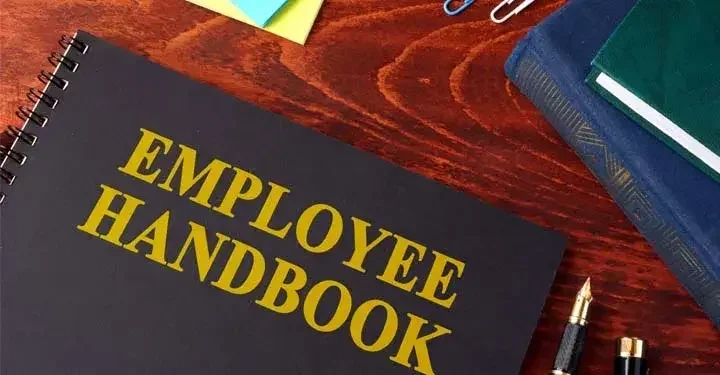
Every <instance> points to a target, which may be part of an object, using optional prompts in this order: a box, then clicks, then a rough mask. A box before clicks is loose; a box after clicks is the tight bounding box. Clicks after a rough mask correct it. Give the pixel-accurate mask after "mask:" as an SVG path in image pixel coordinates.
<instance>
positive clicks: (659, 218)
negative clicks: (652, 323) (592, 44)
mask: <svg viewBox="0 0 720 375" xmlns="http://www.w3.org/2000/svg"><path fill="white" fill-rule="evenodd" d="M532 33H533V32H532V31H531V33H530V34H529V35H528V36H527V37H526V38H525V39H524V40H522V41H520V43H519V44H518V45H517V47H516V48H515V51H514V52H513V54H512V55H511V56H510V58H509V59H508V62H507V63H506V66H505V70H506V73H507V75H508V77H510V79H511V81H512V82H513V83H514V84H515V85H516V86H517V87H518V88H519V89H520V91H521V92H522V93H523V94H524V95H525V96H527V97H528V98H529V99H530V101H531V102H532V103H533V104H534V105H535V106H536V107H537V108H538V109H539V110H540V111H541V112H542V113H543V115H544V116H545V118H546V119H547V120H548V121H549V122H550V123H551V124H552V126H553V127H554V128H555V129H556V130H557V131H558V133H560V135H561V136H562V138H563V139H564V140H565V141H566V142H567V143H568V144H569V145H570V146H571V147H572V148H573V149H574V150H575V152H576V153H577V154H578V156H580V158H581V159H582V161H583V163H584V164H585V165H586V166H587V167H588V168H589V169H590V171H591V172H592V173H593V175H595V176H596V177H597V178H598V180H600V183H601V184H602V185H603V187H604V188H605V189H606V190H607V191H608V193H609V194H610V195H611V196H612V198H613V199H614V200H615V202H616V203H617V204H618V205H619V206H620V208H621V209H622V210H623V212H624V213H625V215H626V216H627V217H628V218H629V219H630V221H631V222H632V223H633V224H634V225H635V227H636V228H637V229H638V230H639V231H640V232H641V233H642V234H643V236H645V238H646V239H647V240H648V241H649V242H650V244H651V245H652V246H653V248H654V249H655V251H656V252H657V254H658V255H659V256H660V258H661V259H662V260H663V261H664V262H665V264H666V265H667V266H668V267H669V268H670V270H671V271H672V272H673V274H674V275H675V277H677V278H678V280H679V281H680V282H681V283H682V284H683V285H684V286H685V288H686V289H687V290H688V292H689V293H690V294H691V295H692V297H693V298H694V299H695V300H696V301H697V302H698V304H699V305H700V306H701V307H702V308H703V310H704V311H705V312H706V313H707V314H708V316H709V317H710V319H711V320H712V321H713V323H714V324H715V326H716V327H718V328H720V282H718V281H717V280H715V278H714V277H713V276H712V273H711V272H710V271H709V270H708V269H707V267H706V265H705V264H704V263H703V262H702V260H701V259H699V258H698V256H697V255H696V254H695V252H694V251H693V250H692V249H693V248H694V247H697V248H699V244H696V243H694V241H693V239H692V238H682V236H681V235H680V233H681V231H679V230H678V229H677V225H676V223H674V222H673V221H672V220H671V219H670V218H669V217H668V216H669V215H662V214H661V210H659V209H658V207H661V205H662V204H663V203H662V200H661V199H657V197H656V196H655V195H654V194H653V193H652V192H651V191H649V190H648V189H646V188H645V187H644V186H643V185H642V183H641V182H640V179H638V178H637V176H634V175H633V173H632V172H630V170H629V169H628V168H626V167H625V162H624V161H623V160H622V159H621V158H619V157H618V156H617V154H616V153H615V152H614V151H613V147H612V144H609V143H608V142H607V140H605V139H603V137H601V136H600V135H599V134H600V133H598V132H597V131H596V130H595V129H594V127H593V124H591V123H590V122H589V121H587V120H586V119H585V118H584V116H583V115H582V113H581V112H580V111H579V110H577V108H575V107H574V105H573V103H572V101H571V100H570V99H569V98H568V96H566V95H565V94H564V93H563V91H562V90H561V88H560V87H559V85H558V84H557V83H556V81H555V80H553V77H552V76H551V75H550V74H549V73H548V70H546V69H544V67H543V64H542V61H541V59H540V58H539V57H538V54H537V53H535V51H534V46H533V42H532Z"/></svg>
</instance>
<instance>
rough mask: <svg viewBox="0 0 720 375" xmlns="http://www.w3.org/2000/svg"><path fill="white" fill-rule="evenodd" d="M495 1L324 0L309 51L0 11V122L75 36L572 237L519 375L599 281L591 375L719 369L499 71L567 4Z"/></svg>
mask: <svg viewBox="0 0 720 375" xmlns="http://www.w3.org/2000/svg"><path fill="white" fill-rule="evenodd" d="M494 2H495V1H490V0H479V1H478V2H476V4H475V5H473V6H472V8H471V9H470V10H468V11H467V12H466V13H464V14H463V15H461V16H458V17H447V16H445V15H444V14H443V13H442V11H441V1H440V0H436V1H427V0H393V1H380V0H328V1H327V2H326V3H327V4H326V5H325V7H324V8H323V10H322V12H321V15H320V18H319V20H318V23H317V25H316V27H315V29H314V32H313V33H312V35H311V37H310V39H309V42H308V44H307V46H305V47H302V46H299V45H296V44H293V43H292V42H288V41H285V40H281V39H279V38H277V37H275V36H273V35H271V34H268V33H265V32H262V31H259V30H257V29H254V28H252V27H249V26H246V25H244V24H241V23H239V22H235V21H232V20H230V19H228V18H225V17H223V16H220V15H217V14H213V13H211V12H209V11H207V10H204V9H202V8H199V7H196V6H194V5H192V4H189V3H185V2H183V1H182V0H155V1H153V0H135V1H131V0H112V1H111V0H56V1H46V0H2V1H0V12H1V14H2V15H1V18H0V42H1V43H2V46H1V47H0V64H1V71H0V90H1V93H2V99H0V119H1V120H2V124H14V123H18V120H17V119H16V118H15V116H14V111H15V108H16V107H17V106H18V105H20V104H25V102H26V99H25V92H26V89H27V87H39V86H40V85H39V83H38V82H36V81H35V75H36V73H37V72H38V71H39V70H40V69H42V68H47V67H48V62H47V60H46V57H47V55H48V54H49V53H50V52H51V51H56V50H58V49H59V47H58V45H57V39H58V36H59V35H60V34H62V33H72V32H73V31H74V30H76V29H77V28H82V29H84V30H87V31H90V32H92V33H94V34H97V35H99V36H102V37H104V38H106V39H108V40H110V41H112V42H114V43H116V44H119V45H121V46H123V47H126V48H128V49H129V50H131V51H134V52H137V53H140V54H143V55H146V56H148V57H149V58H150V59H152V60H153V61H156V62H158V63H160V64H162V65H165V66H167V67H170V68H172V69H174V70H176V71H179V72H182V73H184V74H186V75H188V76H190V77H192V78H194V79H197V80H200V81H203V82H206V83H209V84H211V85H214V86H217V87H219V88H221V89H223V90H225V91H227V92H229V93H231V94H233V95H235V96H237V97H239V98H243V99H245V100H248V101H251V102H254V103H257V104H259V105H260V106H262V107H265V108H267V109H270V110H272V111H275V112H278V113H281V114H283V115H285V116H287V117H289V118H291V119H292V120H295V121H297V122H299V123H301V124H305V125H307V126H310V127H313V128H316V129H318V130H320V131H322V132H324V133H327V134H329V135H331V136H333V137H336V138H339V139H341V140H343V141H345V142H347V143H350V144H353V145H355V146H356V147H359V148H361V149H364V150H368V151H371V152H373V153H375V154H378V155H380V156H381V157H383V158H385V159H387V160H390V161H392V162H394V163H397V164H400V165H402V166H403V167H405V168H407V169H409V170H412V171H414V172H417V173H420V174H424V175H426V176H429V177H431V178H434V179H436V180H438V181H441V182H443V183H446V184H448V185H451V186H453V187H456V188H458V189H460V190H463V191H466V192H468V193H470V194H472V195H474V196H476V197H478V198H479V199H482V200H484V201H486V202H488V203H491V204H493V205H496V206H499V207H503V208H505V209H507V210H509V211H511V212H514V213H516V214H518V215H520V216H522V217H524V218H527V219H529V220H531V221H533V222H535V223H537V224H539V225H542V226H544V227H548V228H553V229H556V230H559V231H561V232H563V233H565V234H566V235H567V236H569V238H570V244H571V245H570V248H569V249H568V251H567V252H566V255H565V259H564V261H563V263H562V267H561V269H560V271H559V273H558V276H557V279H556V281H555V284H554V286H553V288H552V292H551V294H550V297H549V298H548V300H547V304H546V306H545V310H544V312H543V315H542V319H541V321H540V324H539V326H538V328H537V331H536V332H535V336H534V338H533V341H532V344H531V346H530V349H529V352H528V355H527V360H526V361H525V365H524V370H523V374H546V373H547V370H548V367H549V366H550V364H551V357H552V356H553V355H554V350H555V349H556V345H557V343H558V340H559V336H560V334H561V332H562V328H563V325H564V324H565V321H566V317H567V314H568V313H569V310H570V307H571V303H572V298H573V297H574V294H575V292H576V291H577V289H578V288H579V287H580V286H581V284H582V282H583V280H584V279H585V277H587V276H592V279H593V290H594V292H595V293H594V294H595V295H596V303H595V307H594V311H593V325H592V331H591V334H590V338H589V342H588V344H587V350H586V352H585V356H584V360H583V366H582V367H583V369H584V370H585V371H584V373H585V374H609V373H610V372H611V363H612V356H613V341H614V339H615V338H616V337H618V336H622V335H637V336H641V337H644V338H646V339H648V340H649V341H650V342H651V344H652V351H651V356H652V358H651V361H652V366H653V369H652V370H653V374H656V375H660V374H669V375H670V374H672V375H678V374H683V375H689V374H698V375H700V374H707V375H711V374H714V375H716V374H718V373H720V334H719V333H718V331H716V330H715V329H714V328H713V326H712V325H711V323H710V321H709V319H708V318H706V317H705V315H704V314H703V313H702V311H701V310H700V309H699V308H698V307H697V306H696V304H695V303H694V302H693V301H692V299H691V298H690V297H689V296H688V294H687V293H686V292H685V291H684V289H683V288H682V287H681V285H680V284H679V283H678V281H677V280H676V279H675V278H674V277H673V276H672V275H671V274H670V273H669V271H668V270H667V269H666V268H665V266H664V265H663V263H662V262H661V261H660V259H659V258H658V257H657V256H656V255H655V254H654V253H653V251H652V249H651V248H650V246H649V245H648V243H647V242H646V241H645V240H644V239H643V237H642V236H641V235H640V234H639V233H638V232H637V231H636V230H635V229H634V228H633V226H632V225H631V224H630V222H629V221H628V220H627V219H626V218H625V217H624V216H623V214H622V213H621V211H620V210H619V209H618V208H617V207H616V206H615V204H614V203H613V201H612V200H611V198H610V197H609V196H608V194H607V193H606V192H605V191H604V190H603V188H602V187H601V186H600V184H599V183H598V182H597V181H596V179H595V178H594V177H593V176H592V175H591V174H590V173H589V172H588V170H587V169H586V168H585V167H584V166H583V164H582V163H581V162H580V160H579V159H578V157H577V156H576V155H575V154H574V153H573V152H572V150H571V149H570V148H569V147H568V146H567V145H566V144H565V143H564V142H563V141H562V140H561V138H560V137H559V136H558V135H557V134H556V132H555V131H554V130H553V129H552V128H551V127H550V125H549V124H548V123H547V122H546V121H545V120H544V119H543V118H542V116H541V115H540V113H539V112H538V111H537V110H535V109H534V107H533V106H532V105H531V104H530V102H529V101H527V100H526V99H525V98H524V97H523V96H522V95H520V93H519V92H518V90H516V89H515V88H514V87H513V86H512V85H511V84H510V82H509V81H508V80H507V78H505V75H504V74H503V62H504V61H505V58H506V57H507V56H508V54H509V53H510V51H511V49H512V47H513V45H514V44H515V42H516V41H517V40H518V39H520V38H521V37H522V36H523V35H524V34H525V33H526V32H527V31H528V29H529V28H530V27H531V26H533V25H534V24H536V23H537V22H539V21H540V20H541V19H542V18H543V17H545V16H547V15H548V14H550V13H551V12H552V11H554V10H555V9H557V8H558V7H560V6H561V5H562V4H563V3H564V0H544V1H539V2H537V3H536V4H534V5H533V6H532V7H531V8H530V9H529V10H527V11H526V12H525V13H523V14H521V15H520V16H517V17H515V18H513V19H512V21H511V22H510V23H508V24H505V25H502V26H498V25H495V24H493V23H491V22H490V21H489V20H488V19H487V16H488V14H489V11H490V9H491V8H492V7H493V6H494V4H493V3H494ZM454 375H460V374H454Z"/></svg>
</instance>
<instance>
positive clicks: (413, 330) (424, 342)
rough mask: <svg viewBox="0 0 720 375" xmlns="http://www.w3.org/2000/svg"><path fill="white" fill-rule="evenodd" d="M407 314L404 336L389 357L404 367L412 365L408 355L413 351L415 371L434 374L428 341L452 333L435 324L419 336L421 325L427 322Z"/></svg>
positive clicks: (429, 374)
mask: <svg viewBox="0 0 720 375" xmlns="http://www.w3.org/2000/svg"><path fill="white" fill-rule="evenodd" d="M407 316H408V317H409V318H410V323H409V324H408V328H407V331H405V337H403V339H402V342H401V343H400V348H399V349H398V352H397V354H395V356H393V357H390V360H391V361H393V362H396V363H399V364H401V365H403V366H405V367H408V368H410V367H412V365H411V364H410V355H411V354H413V353H415V359H417V366H415V371H417V372H419V373H421V374H425V375H435V372H434V371H433V368H432V362H431V361H430V352H429V351H428V341H430V340H432V339H434V338H437V337H440V336H443V335H447V334H450V333H452V331H450V330H449V329H447V328H445V327H443V326H440V325H437V324H435V325H434V326H435V331H434V332H432V333H430V334H427V335H425V336H422V337H420V331H421V330H422V328H423V326H424V325H425V324H427V323H428V321H427V320H425V319H423V318H421V317H419V316H415V315H413V314H410V313H408V314H407Z"/></svg>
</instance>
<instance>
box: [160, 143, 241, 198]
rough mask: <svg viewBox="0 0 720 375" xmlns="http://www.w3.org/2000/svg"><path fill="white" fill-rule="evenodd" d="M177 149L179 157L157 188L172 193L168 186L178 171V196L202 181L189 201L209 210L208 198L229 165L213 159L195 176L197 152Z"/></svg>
mask: <svg viewBox="0 0 720 375" xmlns="http://www.w3.org/2000/svg"><path fill="white" fill-rule="evenodd" d="M178 147H180V155H179V156H178V158H177V159H176V160H175V164H174V165H173V167H172V169H171V170H170V174H168V176H167V178H166V179H165V182H163V183H161V184H158V187H159V188H160V189H163V190H166V191H170V192H172V191H173V188H172V186H170V184H171V183H172V181H173V180H174V179H175V176H176V175H177V173H178V171H180V182H179V184H178V190H177V193H178V195H180V196H184V195H185V194H186V193H187V192H188V191H189V190H190V189H192V188H193V186H195V185H197V184H198V183H200V181H202V184H201V185H200V189H199V190H198V192H197V194H195V196H194V197H191V198H190V200H191V201H193V202H195V203H197V204H199V205H201V206H203V207H207V208H210V207H211V206H210V202H209V201H210V197H211V195H212V193H213V191H215V187H216V186H217V184H218V181H220V177H221V176H222V174H223V172H224V171H225V170H226V169H227V168H230V164H227V163H225V162H223V161H221V160H217V159H214V160H213V161H211V162H210V164H208V165H207V166H206V167H205V169H203V170H202V171H200V173H197V174H196V173H195V165H196V162H197V151H195V150H193V149H192V148H190V147H187V146H185V145H178Z"/></svg>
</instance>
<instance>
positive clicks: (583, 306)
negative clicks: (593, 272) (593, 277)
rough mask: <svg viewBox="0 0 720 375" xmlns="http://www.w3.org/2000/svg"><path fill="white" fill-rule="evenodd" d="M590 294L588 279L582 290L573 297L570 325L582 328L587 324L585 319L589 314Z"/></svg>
mask: <svg viewBox="0 0 720 375" xmlns="http://www.w3.org/2000/svg"><path fill="white" fill-rule="evenodd" d="M592 299H593V297H592V292H591V290H590V278H589V277H588V278H587V280H585V284H583V286H582V288H581V289H580V291H579V292H578V294H577V296H576V297H575V304H573V309H572V313H571V314H570V319H569V321H570V323H573V324H579V325H581V326H584V325H586V324H587V323H588V321H587V317H588V313H589V312H590V303H591V302H592Z"/></svg>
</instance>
